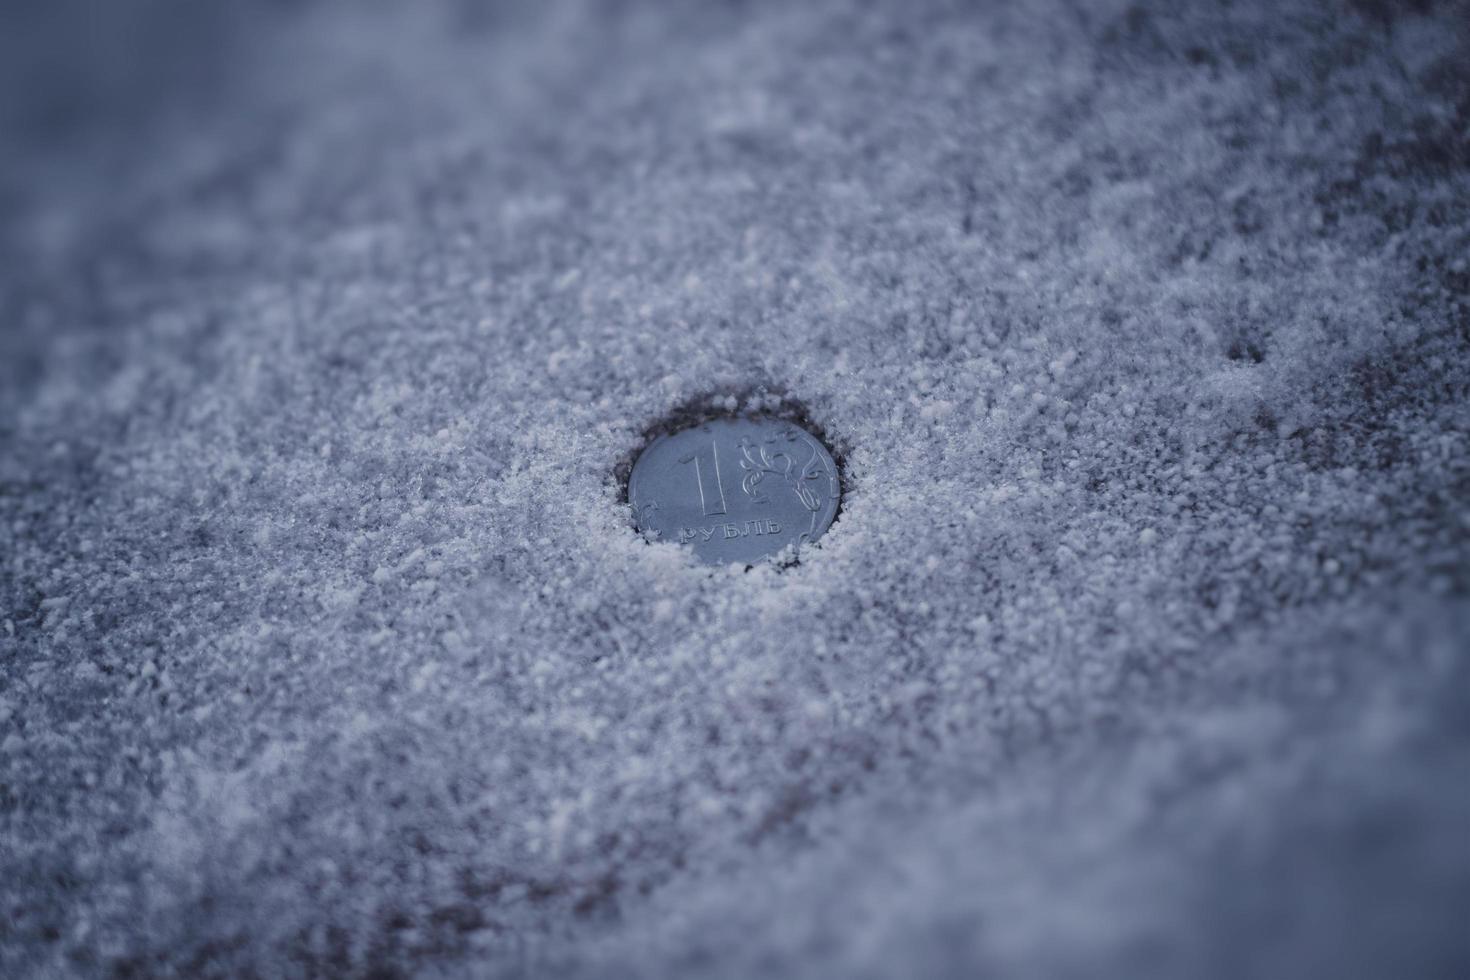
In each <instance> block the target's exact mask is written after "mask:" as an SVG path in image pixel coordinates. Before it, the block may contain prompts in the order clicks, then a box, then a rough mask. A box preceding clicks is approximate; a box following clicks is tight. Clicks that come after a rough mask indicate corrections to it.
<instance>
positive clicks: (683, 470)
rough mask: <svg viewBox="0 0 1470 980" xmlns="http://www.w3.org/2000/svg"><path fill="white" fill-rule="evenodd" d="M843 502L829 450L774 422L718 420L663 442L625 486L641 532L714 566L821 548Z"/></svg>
mask: <svg viewBox="0 0 1470 980" xmlns="http://www.w3.org/2000/svg"><path fill="white" fill-rule="evenodd" d="M840 496H841V487H840V485H839V483H838V479H837V464H836V463H835V462H833V460H832V454H831V453H830V452H828V451H827V447H826V446H824V445H822V443H821V441H820V440H819V439H817V438H816V437H815V436H813V435H812V434H811V433H810V432H807V431H806V430H805V429H803V428H801V427H800V426H798V425H795V424H793V423H791V422H787V421H785V420H784V419H773V418H727V419H716V420H714V421H712V422H706V423H704V424H702V425H695V426H691V427H690V428H687V429H682V430H680V431H678V432H675V433H672V434H670V435H663V436H659V437H658V438H657V439H655V440H654V441H653V442H651V443H649V445H648V447H647V448H646V449H644V450H643V453H642V455H640V456H639V457H638V461H637V462H636V463H634V464H633V472H632V473H631V474H630V475H629V477H628V501H629V503H631V504H632V505H633V520H634V522H635V523H636V524H637V526H638V529H639V530H640V531H642V532H643V533H644V534H646V535H648V536H649V537H652V538H657V539H658V540H661V541H673V542H677V543H679V544H684V545H688V546H689V547H691V548H693V549H694V553H695V554H696V555H698V556H699V558H701V559H702V560H704V561H707V562H712V563H717V564H721V563H726V562H746V563H749V562H754V561H758V560H759V559H761V558H764V557H765V556H767V555H773V554H775V553H776V552H778V551H780V550H781V549H783V548H785V547H786V546H787V545H790V544H795V545H798V546H800V545H802V544H805V543H807V542H810V541H815V540H816V539H817V538H818V537H820V536H821V535H822V532H823V531H825V530H827V527H828V525H830V524H831V523H832V519H833V518H834V517H836V516H837V503H838V499H839V498H840Z"/></svg>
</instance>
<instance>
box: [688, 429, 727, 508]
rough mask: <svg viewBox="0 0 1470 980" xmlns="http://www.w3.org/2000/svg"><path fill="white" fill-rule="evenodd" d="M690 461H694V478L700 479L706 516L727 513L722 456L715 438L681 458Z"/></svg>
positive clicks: (701, 503)
mask: <svg viewBox="0 0 1470 980" xmlns="http://www.w3.org/2000/svg"><path fill="white" fill-rule="evenodd" d="M690 461H693V463H694V478H695V479H696V480H698V481H699V505H700V507H701V508H703V510H704V514H705V516H706V517H713V516H714V515H715V514H723V513H725V488H724V487H723V486H721V485H720V456H719V453H718V452H717V451H716V449H715V442H714V440H713V439H711V440H710V441H709V445H707V446H706V447H705V448H703V449H700V450H696V451H695V452H692V453H690V454H689V455H688V456H684V457H682V458H680V460H679V462H681V463H688V462H690Z"/></svg>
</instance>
